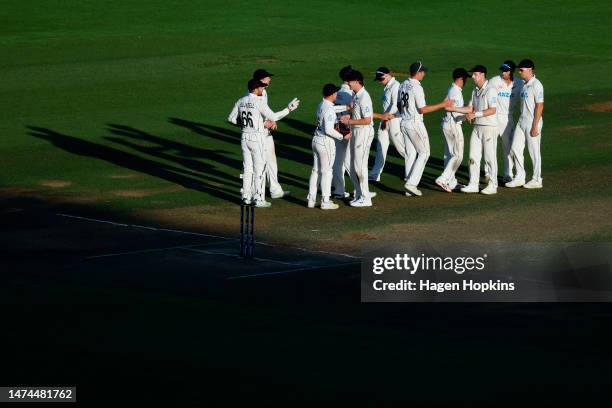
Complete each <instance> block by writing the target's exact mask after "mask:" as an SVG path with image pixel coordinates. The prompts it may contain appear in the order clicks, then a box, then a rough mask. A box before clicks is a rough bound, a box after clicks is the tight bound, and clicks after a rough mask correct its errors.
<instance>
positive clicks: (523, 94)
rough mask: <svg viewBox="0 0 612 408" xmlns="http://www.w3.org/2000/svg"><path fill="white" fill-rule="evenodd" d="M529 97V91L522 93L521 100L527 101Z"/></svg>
mask: <svg viewBox="0 0 612 408" xmlns="http://www.w3.org/2000/svg"><path fill="white" fill-rule="evenodd" d="M528 96H529V94H528V93H527V91H521V98H522V99H527V97H528Z"/></svg>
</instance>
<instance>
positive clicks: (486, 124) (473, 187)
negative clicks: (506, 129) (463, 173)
mask: <svg viewBox="0 0 612 408" xmlns="http://www.w3.org/2000/svg"><path fill="white" fill-rule="evenodd" d="M470 72H471V73H472V79H473V80H474V84H476V87H475V88H474V90H473V91H472V98H471V100H470V103H469V104H468V107H466V108H455V107H453V108H451V109H449V110H451V111H453V112H460V113H465V114H466V115H465V117H466V119H467V120H468V121H470V122H471V121H472V120H473V121H474V129H473V130H472V135H471V136H470V182H469V184H468V185H467V186H465V187H463V188H462V189H461V191H462V192H464V193H478V192H479V190H480V183H479V182H480V161H481V159H482V152H483V150H484V159H485V165H486V166H489V168H490V169H491V177H490V179H489V184H488V185H487V187H485V188H484V189H483V190H482V191H481V193H482V194H496V193H497V152H496V151H495V141H496V139H497V118H496V117H495V116H496V112H497V92H496V90H495V89H494V88H493V87H491V86H489V81H487V68H485V67H484V66H482V65H476V66H475V67H474V68H472V70H471V71H470Z"/></svg>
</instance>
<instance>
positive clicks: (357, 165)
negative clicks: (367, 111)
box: [351, 126, 374, 199]
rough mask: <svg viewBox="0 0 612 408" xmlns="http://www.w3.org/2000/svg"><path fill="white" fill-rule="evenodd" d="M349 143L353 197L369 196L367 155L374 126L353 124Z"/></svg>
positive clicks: (372, 137) (368, 154)
mask: <svg viewBox="0 0 612 408" xmlns="http://www.w3.org/2000/svg"><path fill="white" fill-rule="evenodd" d="M351 133H352V134H353V137H352V139H351V140H352V143H351V180H352V181H353V186H355V191H356V194H355V198H361V197H364V198H366V199H367V198H370V188H369V187H368V157H369V156H370V146H372V140H373V139H374V128H373V127H372V126H359V127H356V126H354V127H353V128H352V131H351Z"/></svg>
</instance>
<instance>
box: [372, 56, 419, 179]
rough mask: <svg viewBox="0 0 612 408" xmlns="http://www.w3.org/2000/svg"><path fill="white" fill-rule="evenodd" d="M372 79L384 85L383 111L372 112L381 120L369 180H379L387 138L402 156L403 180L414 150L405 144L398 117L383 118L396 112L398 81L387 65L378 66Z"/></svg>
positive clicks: (385, 156) (384, 160)
mask: <svg viewBox="0 0 612 408" xmlns="http://www.w3.org/2000/svg"><path fill="white" fill-rule="evenodd" d="M374 81H377V82H379V83H380V84H381V85H383V86H384V87H385V89H384V91H383V96H382V107H383V113H382V114H379V113H374V118H375V119H383V120H381V122H380V124H379V126H378V132H377V134H378V137H377V140H376V160H375V161H374V167H372V170H370V173H369V175H368V177H369V179H370V181H380V175H381V173H382V171H383V168H384V167H385V162H386V160H387V150H388V149H389V139H391V141H392V142H393V145H394V146H395V148H396V149H397V152H398V153H399V154H400V156H402V158H403V159H404V162H405V174H404V181H405V179H406V178H407V177H408V173H409V172H410V169H411V168H412V165H413V164H414V160H415V159H416V150H415V149H414V146H412V143H408V145H406V144H405V143H404V136H403V135H402V131H401V129H400V119H399V118H396V117H393V118H392V119H390V120H384V118H385V117H386V116H385V114H391V115H394V114H395V113H397V97H398V93H399V87H400V83H399V82H398V81H397V80H396V79H395V77H394V76H393V75H391V71H390V70H389V68H387V67H380V68H378V69H377V70H376V75H375V77H374Z"/></svg>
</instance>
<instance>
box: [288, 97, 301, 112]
mask: <svg viewBox="0 0 612 408" xmlns="http://www.w3.org/2000/svg"><path fill="white" fill-rule="evenodd" d="M298 106H300V100H299V99H298V98H293V100H292V101H291V102H289V105H287V109H289V111H290V112H291V111H294V110H296V109H297V108H298Z"/></svg>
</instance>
